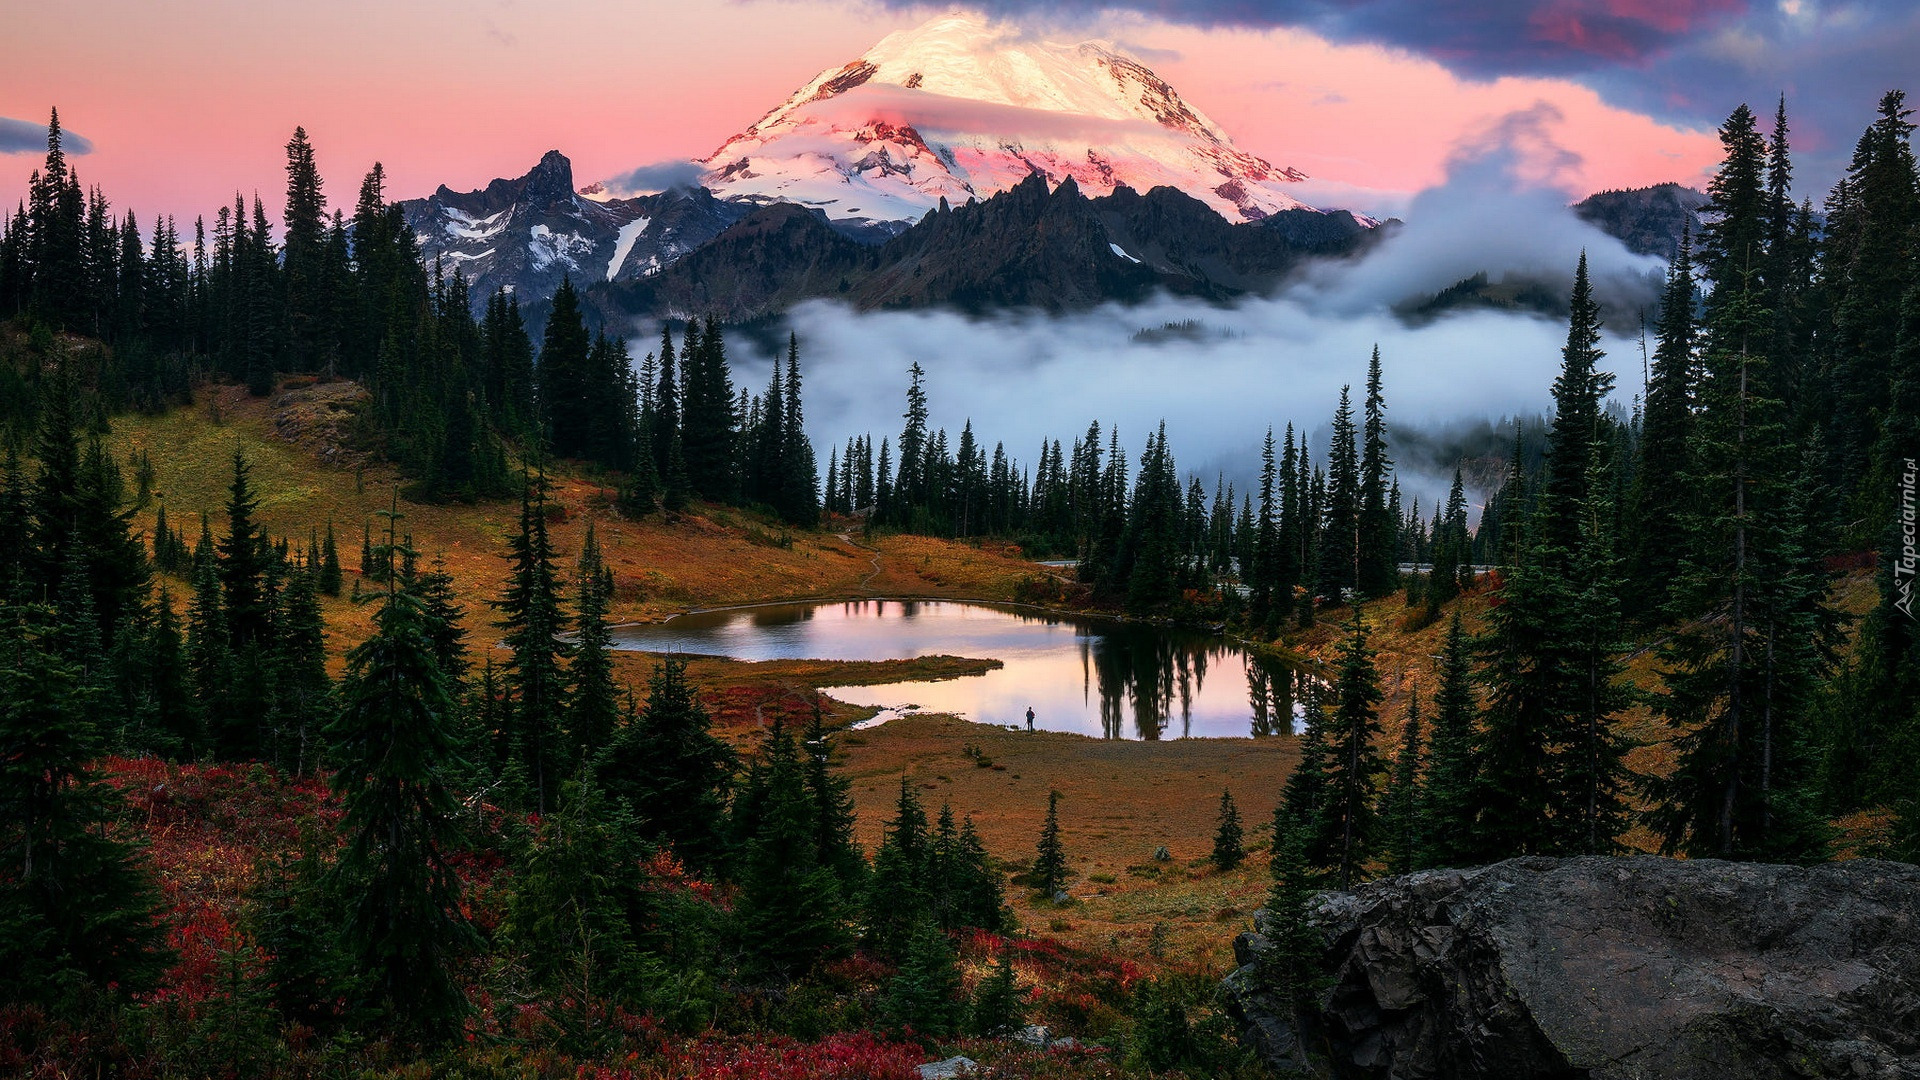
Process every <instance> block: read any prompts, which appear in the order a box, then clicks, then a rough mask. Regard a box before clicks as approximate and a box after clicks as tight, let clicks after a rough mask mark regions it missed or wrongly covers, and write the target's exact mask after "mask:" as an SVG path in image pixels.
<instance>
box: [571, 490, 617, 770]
mask: <svg viewBox="0 0 1920 1080" xmlns="http://www.w3.org/2000/svg"><path fill="white" fill-rule="evenodd" d="M576 577H577V580H578V586H577V588H578V591H579V600H578V601H577V603H576V604H575V611H576V613H577V614H576V616H575V618H574V623H575V625H577V626H578V627H579V632H578V633H577V634H576V635H575V637H574V642H573V666H572V668H571V669H569V671H568V675H569V676H570V677H571V679H572V681H573V694H572V696H571V698H570V699H569V701H568V703H567V737H568V738H569V739H570V740H571V741H572V743H573V745H574V746H575V747H576V748H577V750H578V760H579V762H580V763H581V767H582V768H585V767H586V766H587V765H588V764H589V763H591V761H592V760H593V758H594V756H595V755H596V754H598V753H600V751H601V750H602V749H604V748H605V747H606V746H607V744H608V743H609V742H610V741H611V740H612V738H613V729H614V726H615V725H616V724H617V723H618V721H619V719H620V701H619V696H618V691H617V689H616V688H615V687H614V684H613V654H612V649H613V634H612V630H611V628H610V627H609V626H608V623H607V607H608V604H609V603H610V602H611V600H612V598H613V570H612V569H611V568H610V567H608V566H607V565H606V563H605V561H604V560H603V559H602V558H601V556H600V542H599V540H598V538H597V537H596V536H595V534H594V526H593V523H592V522H589V523H588V524H587V535H586V539H584V540H583V541H581V545H580V563H579V569H578V572H577V575H576Z"/></svg>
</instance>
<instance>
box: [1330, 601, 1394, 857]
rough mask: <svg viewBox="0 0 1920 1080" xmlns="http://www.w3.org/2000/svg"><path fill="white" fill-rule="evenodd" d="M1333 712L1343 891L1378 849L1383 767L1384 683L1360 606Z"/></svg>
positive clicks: (1333, 809) (1333, 826)
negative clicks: (1379, 740)
mask: <svg viewBox="0 0 1920 1080" xmlns="http://www.w3.org/2000/svg"><path fill="white" fill-rule="evenodd" d="M1333 697H1334V712H1333V716H1332V718H1331V722H1330V726H1329V733H1330V735H1331V738H1330V739H1329V741H1328V746H1327V751H1328V752H1327V796H1328V798H1327V801H1326V812H1325V815H1324V816H1325V823H1326V828H1327V832H1328V834H1329V836H1330V837H1332V838H1333V839H1334V840H1335V842H1336V844H1337V847H1336V849H1335V852H1334V867H1335V869H1336V871H1337V872H1338V874H1339V877H1340V887H1341V888H1343V889H1346V888H1351V887H1352V886H1353V882H1354V878H1355V876H1356V875H1358V874H1360V873H1361V872H1363V871H1364V869H1365V867H1366V864H1367V862H1368V860H1369V859H1371V858H1372V856H1373V853H1374V848H1375V846H1376V844H1377V839H1378V838H1377V835H1376V833H1377V831H1378V830H1377V826H1376V819H1375V813H1374V793H1375V791H1376V790H1377V788H1378V784H1379V774H1380V772H1381V762H1380V754H1379V750H1378V749H1377V748H1376V747H1375V746H1374V745H1373V740H1374V737H1375V736H1376V735H1378V734H1379V733H1380V718H1379V714H1378V713H1377V711H1376V710H1377V707H1378V706H1379V704H1380V699H1381V694H1380V678H1379V675H1378V674H1377V673H1376V671H1375V670H1374V666H1373V652H1372V650H1371V649H1369V648H1368V647H1367V627H1366V624H1365V623H1363V622H1362V621H1361V619H1360V611H1359V608H1358V607H1357V606H1356V607H1355V609H1354V612H1353V616H1352V618H1351V619H1350V620H1349V621H1348V623H1347V640H1346V641H1345V642H1344V643H1343V644H1342V645H1341V649H1340V664H1339V672H1338V675H1337V677H1336V679H1335V682H1334V687H1333Z"/></svg>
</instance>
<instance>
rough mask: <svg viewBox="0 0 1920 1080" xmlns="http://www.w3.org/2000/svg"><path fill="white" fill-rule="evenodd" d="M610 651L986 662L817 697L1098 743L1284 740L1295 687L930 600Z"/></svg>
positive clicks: (681, 620) (1222, 649)
mask: <svg viewBox="0 0 1920 1080" xmlns="http://www.w3.org/2000/svg"><path fill="white" fill-rule="evenodd" d="M615 644H616V645H617V646H618V647H620V648H625V649H641V650H645V651H648V652H683V653H703V654H708V655H718V656H731V657H735V658H738V659H742V660H793V659H815V660H903V659H909V658H911V657H915V656H931V655H938V654H943V653H944V654H947V655H950V656H965V657H976V658H987V657H990V658H993V659H996V660H999V661H1001V662H1002V663H1003V664H1004V665H1005V666H1004V667H1002V668H1000V669H999V670H996V671H990V672H988V673H986V674H985V675H976V676H966V677H962V678H957V679H947V680H941V681H932V682H915V683H891V684H887V685H883V686H848V687H832V688H828V689H827V693H829V694H831V695H832V696H833V697H836V698H838V699H840V700H842V701H848V702H852V703H854V704H857V705H871V706H876V707H880V708H883V709H885V710H888V711H887V712H885V713H883V714H882V718H885V717H888V716H891V715H897V714H898V713H899V712H902V711H914V710H916V709H917V710H918V711H924V712H950V713H956V714H959V715H961V716H965V717H966V718H967V719H969V720H976V721H980V722H984V723H992V724H1006V725H1013V726H1023V725H1024V724H1025V716H1026V710H1027V708H1028V707H1029V706H1031V707H1032V708H1033V711H1034V726H1036V727H1039V728H1042V729H1045V730H1048V731H1073V732H1079V733H1081V734H1085V735H1093V736H1098V737H1104V738H1124V739H1159V738H1179V737H1183V736H1187V737H1222V736H1230V737H1245V736H1248V735H1255V736H1258V735H1271V734H1276V733H1278V732H1281V731H1286V730H1291V729H1292V728H1293V727H1294V723H1293V722H1294V721H1297V719H1298V716H1299V706H1298V692H1297V691H1298V687H1299V683H1298V680H1299V679H1300V678H1302V677H1303V676H1302V675H1300V674H1299V673H1297V672H1295V671H1293V670H1292V669H1290V668H1287V667H1286V666H1284V665H1278V664H1274V663H1272V662H1270V661H1265V660H1261V659H1257V658H1255V657H1252V656H1249V655H1248V654H1247V653H1246V652H1245V651H1243V650H1242V649H1241V648H1240V646H1239V645H1237V644H1235V643H1234V642H1231V641H1228V640H1226V639H1224V638H1220V637H1216V636H1213V635H1209V634H1202V633H1196V632H1192V631H1183V630H1172V629H1168V628H1166V627H1158V626H1142V625H1137V624H1130V623H1121V622H1110V621H1105V620H1083V619H1064V618H1061V617H1058V616H1054V615H1047V614H1042V613H1039V612H1035V611H1027V610H1022V609H1017V608H1002V607H997V606H991V605H985V604H966V603H958V602H953V601H933V600H858V601H844V602H843V601H834V602H830V603H817V604H774V605H766V606H761V607H753V608H736V609H733V610H728V611H711V612H703V613H699V614H693V615H682V616H679V617H677V618H674V619H671V620H669V621H667V622H665V623H660V624H657V625H652V626H633V627H623V628H621V629H620V630H618V631H616V632H615Z"/></svg>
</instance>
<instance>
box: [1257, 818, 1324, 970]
mask: <svg viewBox="0 0 1920 1080" xmlns="http://www.w3.org/2000/svg"><path fill="white" fill-rule="evenodd" d="M1308 843H1309V840H1308V836H1307V832H1306V829H1305V828H1304V827H1302V826H1301V825H1299V824H1298V823H1296V822H1294V821H1292V820H1289V819H1287V818H1285V817H1278V816H1277V817H1276V818H1275V820H1274V831H1273V854H1272V856H1271V858H1270V860H1269V868H1270V869H1271V871H1272V873H1273V888H1272V889H1271V890H1270V891H1269V892H1268V894H1267V920H1266V925H1265V927H1264V928H1263V929H1264V930H1265V932H1266V936H1267V940H1268V941H1271V942H1272V943H1273V945H1274V952H1273V954H1272V956H1273V960H1274V963H1273V965H1272V968H1271V970H1272V971H1273V972H1274V973H1275V974H1276V975H1277V976H1278V980H1279V986H1278V987H1277V989H1278V991H1279V992H1280V994H1281V995H1282V997H1283V998H1284V999H1285V1000H1286V1001H1288V1002H1289V1003H1291V1004H1292V1005H1293V1006H1294V1007H1295V1008H1311V1007H1313V1002H1314V998H1315V997H1316V996H1317V995H1318V993H1319V990H1320V987H1321V984H1322V983H1323V982H1324V981H1325V980H1324V977H1323V976H1322V975H1321V974H1320V972H1321V963H1322V953H1323V952H1324V951H1325V950H1324V948H1323V946H1322V944H1321V940H1320V935H1319V933H1318V932H1317V931H1316V930H1315V929H1314V928H1313V926H1312V924H1311V923H1309V922H1308V921H1307V904H1308V902H1309V901H1311V900H1312V899H1313V896H1314V892H1315V883H1316V882H1317V880H1318V875H1317V874H1316V873H1315V869H1314V866H1313V862H1312V859H1311V857H1310V856H1309V855H1308V853H1307V847H1308Z"/></svg>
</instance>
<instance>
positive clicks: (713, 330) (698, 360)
mask: <svg viewBox="0 0 1920 1080" xmlns="http://www.w3.org/2000/svg"><path fill="white" fill-rule="evenodd" d="M687 335H688V339H689V340H688V342H687V345H686V347H685V350H684V351H683V352H682V353H681V362H682V366H683V368H684V371H685V378H686V395H685V397H684V398H683V399H682V408H683V412H682V414H681V453H682V454H683V456H684V458H685V461H686V466H685V468H686V476H687V480H688V482H689V484H690V486H691V487H692V489H693V491H695V492H697V493H698V494H699V495H700V496H701V497H702V498H705V499H709V500H712V501H714V502H727V501H730V500H731V499H733V498H734V496H735V494H736V492H737V491H738V487H739V476H738V473H737V470H736V467H735V463H736V455H735V446H734V443H735V432H736V428H737V425H738V417H736V416H735V414H734V400H733V395H734V391H733V378H732V375H731V373H730V371H729V369H728V367H727V354H726V342H725V341H724V340H723V338H722V337H721V333H720V324H719V322H718V321H716V320H714V319H712V318H709V319H708V320H707V324H706V327H705V329H704V331H703V332H702V333H701V334H700V336H699V339H698V341H697V343H696V342H695V341H694V340H693V327H692V325H691V324H689V326H688V328H687ZM667 474H668V476H669V478H671V477H672V475H673V467H672V463H671V462H669V463H668V469H667ZM671 484H672V481H671V479H669V487H671Z"/></svg>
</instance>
